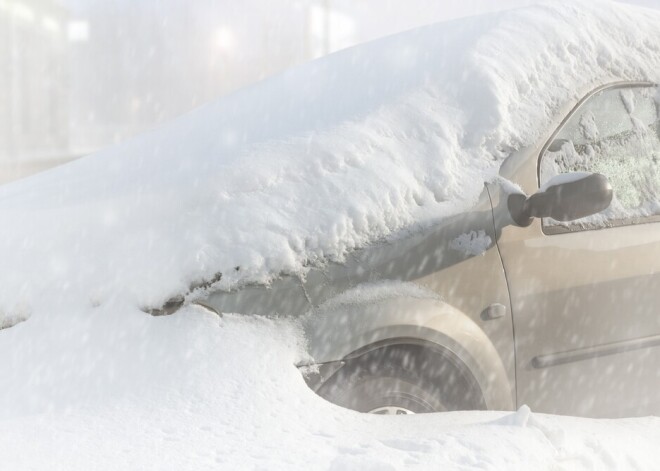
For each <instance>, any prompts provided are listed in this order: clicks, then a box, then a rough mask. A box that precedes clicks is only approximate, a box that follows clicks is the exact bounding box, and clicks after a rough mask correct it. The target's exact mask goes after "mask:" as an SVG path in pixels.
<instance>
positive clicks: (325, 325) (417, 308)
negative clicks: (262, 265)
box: [305, 297, 514, 410]
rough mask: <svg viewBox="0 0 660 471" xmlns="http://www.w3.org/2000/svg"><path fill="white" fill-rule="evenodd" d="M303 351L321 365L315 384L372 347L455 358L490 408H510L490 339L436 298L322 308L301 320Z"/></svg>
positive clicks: (508, 387) (510, 396) (503, 374)
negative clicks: (410, 348)
mask: <svg viewBox="0 0 660 471" xmlns="http://www.w3.org/2000/svg"><path fill="white" fill-rule="evenodd" d="M305 331H306V334H307V339H308V350H309V352H310V355H311V357H312V358H313V359H314V360H315V363H316V364H317V365H321V367H320V369H319V371H320V375H319V376H320V377H319V378H318V379H317V381H318V385H319V386H320V384H322V382H323V381H325V380H327V379H328V378H329V376H331V375H332V374H334V373H335V372H336V371H337V370H338V369H339V368H341V367H342V365H343V364H344V363H345V362H347V361H350V360H351V359H352V358H356V357H359V356H360V355H363V354H365V353H367V352H369V351H371V350H374V349H377V348H384V347H391V346H395V345H397V346H402V345H411V346H412V345H415V346H423V347H425V348H429V349H432V350H443V351H446V352H447V353H449V354H451V355H453V356H454V357H456V359H457V360H458V361H459V362H460V363H461V365H462V366H463V367H464V368H465V369H466V370H467V371H468V372H469V373H470V374H471V375H472V376H473V377H474V379H475V380H476V383H477V385H478V387H479V389H480V390H481V392H482V394H483V398H484V401H485V403H486V406H487V407H488V408H489V409H497V410H511V409H513V408H514V399H513V398H514V396H513V391H514V390H513V385H511V384H510V382H509V380H508V378H507V374H506V370H505V367H504V364H503V362H502V359H501V358H500V357H499V354H498V352H497V350H496V349H495V347H494V345H493V343H492V341H491V339H489V338H488V336H487V335H486V333H485V332H484V331H483V330H482V329H481V328H480V327H479V325H478V324H477V323H476V322H475V321H473V320H472V319H471V318H470V317H469V316H467V315H466V314H464V313H463V312H461V311H459V310H458V309H456V308H454V307H453V306H451V305H449V304H448V303H446V302H443V301H441V300H439V299H437V298H433V297H429V298H419V297H396V298H390V299H383V300H377V301H373V300H372V301H370V302H368V303H366V302H362V303H360V302H359V303H346V304H333V305H330V306H326V307H323V306H322V307H321V308H319V309H318V310H316V312H314V313H312V314H311V315H310V316H309V317H308V319H307V320H306V322H305Z"/></svg>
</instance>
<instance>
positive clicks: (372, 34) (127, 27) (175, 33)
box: [0, 0, 660, 184]
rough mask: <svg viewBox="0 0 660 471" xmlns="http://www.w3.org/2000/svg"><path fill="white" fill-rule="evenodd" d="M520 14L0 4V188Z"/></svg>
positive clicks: (205, 0)
mask: <svg viewBox="0 0 660 471" xmlns="http://www.w3.org/2000/svg"><path fill="white" fill-rule="evenodd" d="M532 3H539V2H538V1H534V0H498V1H495V0H463V1H461V2H456V1H440V0H435V1H433V0H278V1H272V0H242V1H236V0H195V1H189V0H0V184H1V183H6V182H9V181H11V180H15V179H18V178H21V177H24V176H27V175H30V174H32V173H35V172H38V171H40V170H44V169H47V168H49V167H52V166H54V165H57V164H60V163H63V162H67V161H69V160H72V159H75V158H77V157H80V156H82V155H85V154H88V153H91V152H94V151H95V150H98V149H100V148H104V147H108V146H111V145H113V144H115V143H118V142H120V141H123V140H125V139H128V138H129V137H131V136H133V135H135V134H137V133H140V132H143V131H145V130H147V129H149V128H151V127H153V126H156V125H157V124H158V123H161V122H163V121H166V120H169V119H172V118H174V117H176V116H178V115H180V114H182V113H185V112H187V111H189V110H191V109H193V108H195V107H196V106H199V105H200V104H203V103H205V102H207V101H210V100H213V99H214V98H217V97H219V96H222V95H224V94H227V93H229V92H231V91H233V90H235V89H237V88H240V87H243V86H245V85H248V84H250V83H253V82H256V81H258V80H261V79H263V78H265V77H268V76H269V75H272V74H275V73H277V72H279V71H281V70H283V69H286V68H288V67H291V66H293V65H296V64H299V63H301V62H305V61H309V60H312V59H314V58H317V57H320V56H323V55H325V54H329V53H331V52H334V51H337V50H339V49H343V48H346V47H349V46H352V45H355V44H358V43H361V42H364V41H368V40H371V39H375V38H378V37H381V36H385V35H388V34H392V33H396V32H399V31H403V30H406V29H410V28H414V27H416V26H421V25H423V24H428V23H433V22H436V21H442V20H448V19H452V18H458V17H462V16H468V15H474V14H478V13H484V12H488V11H495V10H503V9H508V8H516V7H521V6H525V5H529V4H532ZM627 3H635V4H640V5H643V6H647V7H660V0H647V1H644V0H629V1H627Z"/></svg>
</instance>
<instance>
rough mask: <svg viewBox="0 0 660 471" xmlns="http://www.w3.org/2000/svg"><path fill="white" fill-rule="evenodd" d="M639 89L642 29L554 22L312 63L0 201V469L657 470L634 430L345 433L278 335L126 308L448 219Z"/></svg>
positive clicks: (490, 420)
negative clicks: (591, 94) (605, 100)
mask: <svg viewBox="0 0 660 471" xmlns="http://www.w3.org/2000/svg"><path fill="white" fill-rule="evenodd" d="M658 70H660V16H658V14H657V13H653V12H650V11H644V10H636V9H631V8H629V7H623V6H617V5H612V4H609V3H602V4H601V3H597V4H596V5H595V6H593V5H591V4H582V5H580V4H574V3H557V2H552V3H548V4H547V5H546V6H541V7H532V8H527V9H521V10H516V11H512V12H506V13H501V14H494V15H488V16H484V17H478V18H471V19H466V20H460V21H454V22H450V23H446V24H439V25H433V26H429V27H426V28H422V29H420V30H416V31H413V32H410V33H404V34H401V35H397V36H393V37H391V38H387V39H385V40H382V41H377V42H374V43H370V44H366V45H364V46H360V47H357V48H354V49H350V50H347V51H344V52H341V53H338V54H335V55H332V56H329V57H327V58H325V59H323V60H320V61H316V62H312V63H310V64H307V65H304V66H302V67H299V68H297V69H293V70H291V71H290V72H287V73H285V74H282V75H280V76H278V77H275V78H272V79H270V80H267V81H265V82H263V83H261V84H257V85H255V86H253V87H250V88H248V89H245V90H244V91H241V92H239V93H236V94H234V95H231V96H228V97H226V98H224V99H222V100H220V101H218V102H217V103H214V104H211V105H208V106H206V107H204V108H202V109H200V110H198V111H196V112H194V113H191V114H189V115H187V116H184V117H183V118H181V119H180V120H177V121H175V122H173V123H172V124H169V125H167V126H164V127H162V128H160V129H158V130H155V131H153V132H151V133H149V134H147V135H145V136H144V137H142V138H139V139H137V140H134V141H131V142H129V143H126V144H124V145H121V146H118V147H116V148H114V149H110V150H108V151H105V152H101V153H99V154H96V155H93V156H90V157H88V158H85V159H82V160H80V161H77V162H74V163H72V164H69V165H66V166H64V167H61V168H58V169H55V170H53V171H51V172H47V173H44V174H41V175H38V176H35V177H33V178H30V179H27V180H25V181H21V182H16V183H12V184H9V185H6V186H2V187H0V221H2V231H0V324H2V325H5V326H9V325H13V324H16V325H14V326H13V327H11V328H8V329H4V330H0V359H1V360H0V468H1V469H8V470H23V469H49V470H54V469H63V470H76V469H81V470H88V469H112V470H117V469H172V470H180V469H196V470H201V469H232V470H233V469H333V470H350V469H359V470H368V469H378V470H380V469H402V468H406V469H407V468H411V469H415V468H418V469H436V468H446V469H655V468H656V467H657V461H658V460H659V459H660V451H658V450H657V444H658V443H660V420H658V419H655V418H637V419H626V420H615V421H614V420H612V421H609V420H587V419H578V418H567V417H551V416H545V415H541V414H535V413H530V412H529V411H528V410H527V409H526V408H524V407H523V408H522V409H521V410H520V411H518V412H517V413H506V412H487V413H486V412H480V413H449V414H430V415H424V416H422V415H420V416H404V417H379V416H368V415H360V414H357V413H354V412H352V411H348V410H343V409H340V408H338V407H335V406H333V405H331V404H329V403H326V402H325V401H323V400H322V399H320V398H318V397H317V396H315V395H314V394H313V393H312V392H311V391H310V390H309V389H308V388H307V387H306V385H305V384H304V381H303V379H302V377H301V375H300V373H299V371H298V370H297V369H296V368H295V367H294V363H295V362H296V361H297V360H299V359H301V358H303V357H304V355H305V348H304V339H303V338H301V335H300V332H299V329H298V326H297V325H296V320H295V319H288V318H286V317H284V318H280V319H262V318H257V317H246V316H241V315H240V314H227V315H225V316H224V317H222V318H221V319H219V318H218V317H217V316H216V315H214V314H211V313H209V312H207V311H205V310H202V309H201V308H196V307H187V308H185V309H183V310H182V311H180V312H178V313H176V314H175V315H173V316H168V317H159V318H154V317H151V316H148V315H146V314H144V312H143V311H141V310H140V308H143V307H149V306H157V305H159V304H160V303H162V302H163V301H164V300H166V299H168V298H169V297H171V296H172V295H174V294H178V293H180V292H185V291H186V290H187V288H188V286H190V284H191V283H195V282H199V281H202V280H209V279H212V278H213V277H214V275H215V274H216V273H217V272H222V273H223V278H222V280H221V281H220V282H218V283H217V287H218V288H224V289H227V288H232V287H236V286H239V285H240V284H242V283H247V282H268V281H269V280H271V279H273V278H274V277H276V276H278V275H279V274H281V273H301V272H303V271H304V270H305V269H306V268H305V267H307V266H310V265H314V264H318V263H322V262H323V261H324V260H342V259H343V257H344V256H345V255H346V254H347V253H348V252H349V251H351V250H354V249H356V248H359V247H361V246H364V245H366V244H368V243H369V242H370V241H372V240H375V239H379V238H383V237H391V236H396V234H397V233H398V232H399V231H410V230H415V229H416V228H418V227H420V226H424V225H428V224H432V223H433V222H434V221H437V220H438V219H441V218H443V217H446V216H448V215H450V214H455V213H457V212H459V211H462V210H463V209H465V208H468V207H469V206H470V205H471V204H472V203H473V202H474V201H475V199H476V197H477V196H478V194H479V192H480V191H481V189H482V186H483V182H484V181H486V180H489V179H492V178H494V177H495V176H496V175H497V170H498V168H499V166H500V164H501V162H502V161H503V159H504V158H505V157H506V156H507V155H508V154H509V153H510V152H511V151H512V150H514V149H517V148H521V147H524V146H526V145H529V144H531V143H534V142H536V141H537V140H538V139H539V138H540V137H541V136H542V135H543V133H545V132H547V131H548V130H547V126H548V124H549V123H550V122H551V121H552V120H554V119H556V118H557V114H558V113H559V110H560V109H561V107H562V106H563V105H564V104H565V103H567V102H571V101H575V100H576V99H578V98H579V97H580V95H581V94H583V93H584V92H585V91H587V90H588V89H590V88H593V87H595V86H597V85H600V84H604V83H608V82H612V81H616V80H623V79H631V80H653V79H654V78H655V77H656V76H657V75H656V71H658ZM478 242H480V237H479V235H478V234H475V236H474V237H472V238H471V239H470V240H465V241H457V242H456V244H457V247H458V248H460V249H462V250H471V251H475V252H476V253H478V251H479V250H480V248H479V247H478V246H479V244H478ZM236 266H240V267H241V269H240V270H238V271H237V270H235V269H234V267H236ZM19 321H22V322H19Z"/></svg>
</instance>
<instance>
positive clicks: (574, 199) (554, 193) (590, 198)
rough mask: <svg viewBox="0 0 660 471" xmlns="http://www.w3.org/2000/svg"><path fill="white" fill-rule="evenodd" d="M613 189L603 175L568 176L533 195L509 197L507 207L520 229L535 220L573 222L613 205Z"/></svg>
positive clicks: (553, 181) (560, 176)
mask: <svg viewBox="0 0 660 471" xmlns="http://www.w3.org/2000/svg"><path fill="white" fill-rule="evenodd" d="M612 196H613V192H612V186H611V185H610V182H609V181H607V177H606V176H605V175H601V174H600V173H582V172H575V173H564V174H561V175H557V176H555V177H553V178H551V179H550V181H548V182H547V183H546V184H545V185H543V187H542V188H541V189H540V190H539V191H538V192H537V193H534V194H533V195H532V196H530V197H527V196H526V195H523V194H514V195H509V198H508V200H507V206H508V207H509V212H510V213H511V217H512V219H513V220H514V222H515V223H516V224H518V225H519V226H523V227H525V226H529V225H530V224H531V223H532V220H533V219H534V218H544V217H551V218H553V219H556V220H557V221H573V220H575V219H580V218H583V217H586V216H591V215H592V214H596V213H599V212H601V211H603V210H604V209H607V207H608V206H609V205H610V203H611V202H612Z"/></svg>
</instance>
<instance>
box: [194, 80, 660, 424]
mask: <svg viewBox="0 0 660 471" xmlns="http://www.w3.org/2000/svg"><path fill="white" fill-rule="evenodd" d="M656 96H657V91H656V86H655V85H654V84H652V83H646V82H619V83H613V84H609V85H605V86H601V87H598V88H596V89H595V90H592V91H590V92H589V93H588V94H586V96H585V97H584V98H583V99H582V100H580V101H579V103H577V105H576V104H575V103H570V102H569V103H566V106H567V111H566V113H565V114H562V115H559V117H558V119H557V122H556V123H553V124H552V125H551V126H549V127H548V128H547V130H546V132H545V135H544V136H543V137H542V138H541V139H540V140H539V143H538V145H536V146H530V147H528V148H525V149H523V150H520V151H517V152H515V153H514V154H513V155H511V156H510V157H508V158H507V159H506V160H505V161H504V163H503V165H502V167H501V170H500V178H499V179H497V180H495V181H494V182H492V183H489V184H487V185H486V187H485V189H484V191H483V193H482V194H481V197H480V199H479V202H478V204H477V205H476V206H475V207H474V208H472V209H471V210H469V211H466V212H464V213H462V214H459V215H455V216H453V217H450V218H446V219H444V220H443V221H442V222H440V223H438V224H435V225H433V226H432V227H430V228H428V229H427V230H425V231H422V232H421V233H416V234H414V235H410V236H406V237H402V238H400V239H399V240H395V241H388V242H382V243H379V244H375V245H372V246H370V247H368V248H365V249H363V250H361V251H358V252H355V253H353V254H352V255H351V257H349V259H348V260H347V261H346V262H345V263H342V264H331V265H328V266H325V267H323V268H322V269H313V270H311V271H309V272H308V273H307V275H306V276H305V278H304V279H301V278H294V277H288V278H285V279H282V280H279V281H277V282H275V283H273V285H272V286H271V287H270V288H268V289H265V288H260V287H250V288H244V289H242V290H238V291H236V292H233V293H226V292H222V291H216V292H212V293H211V294H210V295H209V296H208V297H207V298H206V299H205V300H204V301H203V302H204V303H205V304H207V305H209V306H211V307H213V308H214V309H216V310H217V311H218V312H243V313H245V312H248V313H249V312H254V313H262V314H263V313H266V312H270V313H276V312H286V313H295V314H298V315H303V314H304V313H306V312H308V311H311V312H312V314H311V315H309V317H308V320H307V321H306V325H307V333H308V339H309V350H310V353H311V355H312V357H313V358H314V360H315V362H316V364H315V365H304V366H305V373H306V375H307V376H308V379H309V382H310V384H311V385H312V387H313V388H314V389H315V390H316V391H317V392H318V393H319V394H320V395H321V396H323V397H325V398H327V399H329V400H330V401H333V402H335V403H337V404H340V405H343V406H346V407H350V408H353V409H356V410H359V411H364V412H374V413H393V414H402V413H410V412H416V413H418V412H432V411H443V410H456V409H485V408H492V409H511V408H514V407H515V406H516V404H523V403H524V404H529V405H531V406H532V407H533V408H534V409H536V410H540V411H547V412H553V413H561V414H571V415H591V416H599V415H626V414H627V415H631V414H642V413H660V409H659V408H658V406H659V404H658V402H653V401H652V399H653V398H654V397H656V393H655V392H654V391H657V390H658V388H660V377H659V376H658V374H657V371H658V366H657V365H658V364H659V362H660V350H658V349H657V348H655V347H656V346H657V345H659V344H660V323H659V322H658V306H660V291H658V287H659V286H660V228H659V227H658V225H657V222H658V221H660V219H659V218H658V214H659V213H660V206H659V205H658V202H659V201H660V168H659V163H658V158H660V157H659V154H660V137H659V134H658V133H659V131H660V121H659V120H658V102H657V100H656ZM610 182H611V185H610ZM515 185H519V188H517V187H516V186H515ZM521 189H522V190H521ZM613 193H614V195H615V199H614V203H613V204H612V205H610V203H611V201H612V198H613ZM527 195H531V196H527ZM301 366H303V365H301ZM613 376H615V377H616V384H612V381H613V379H612V378H613Z"/></svg>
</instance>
